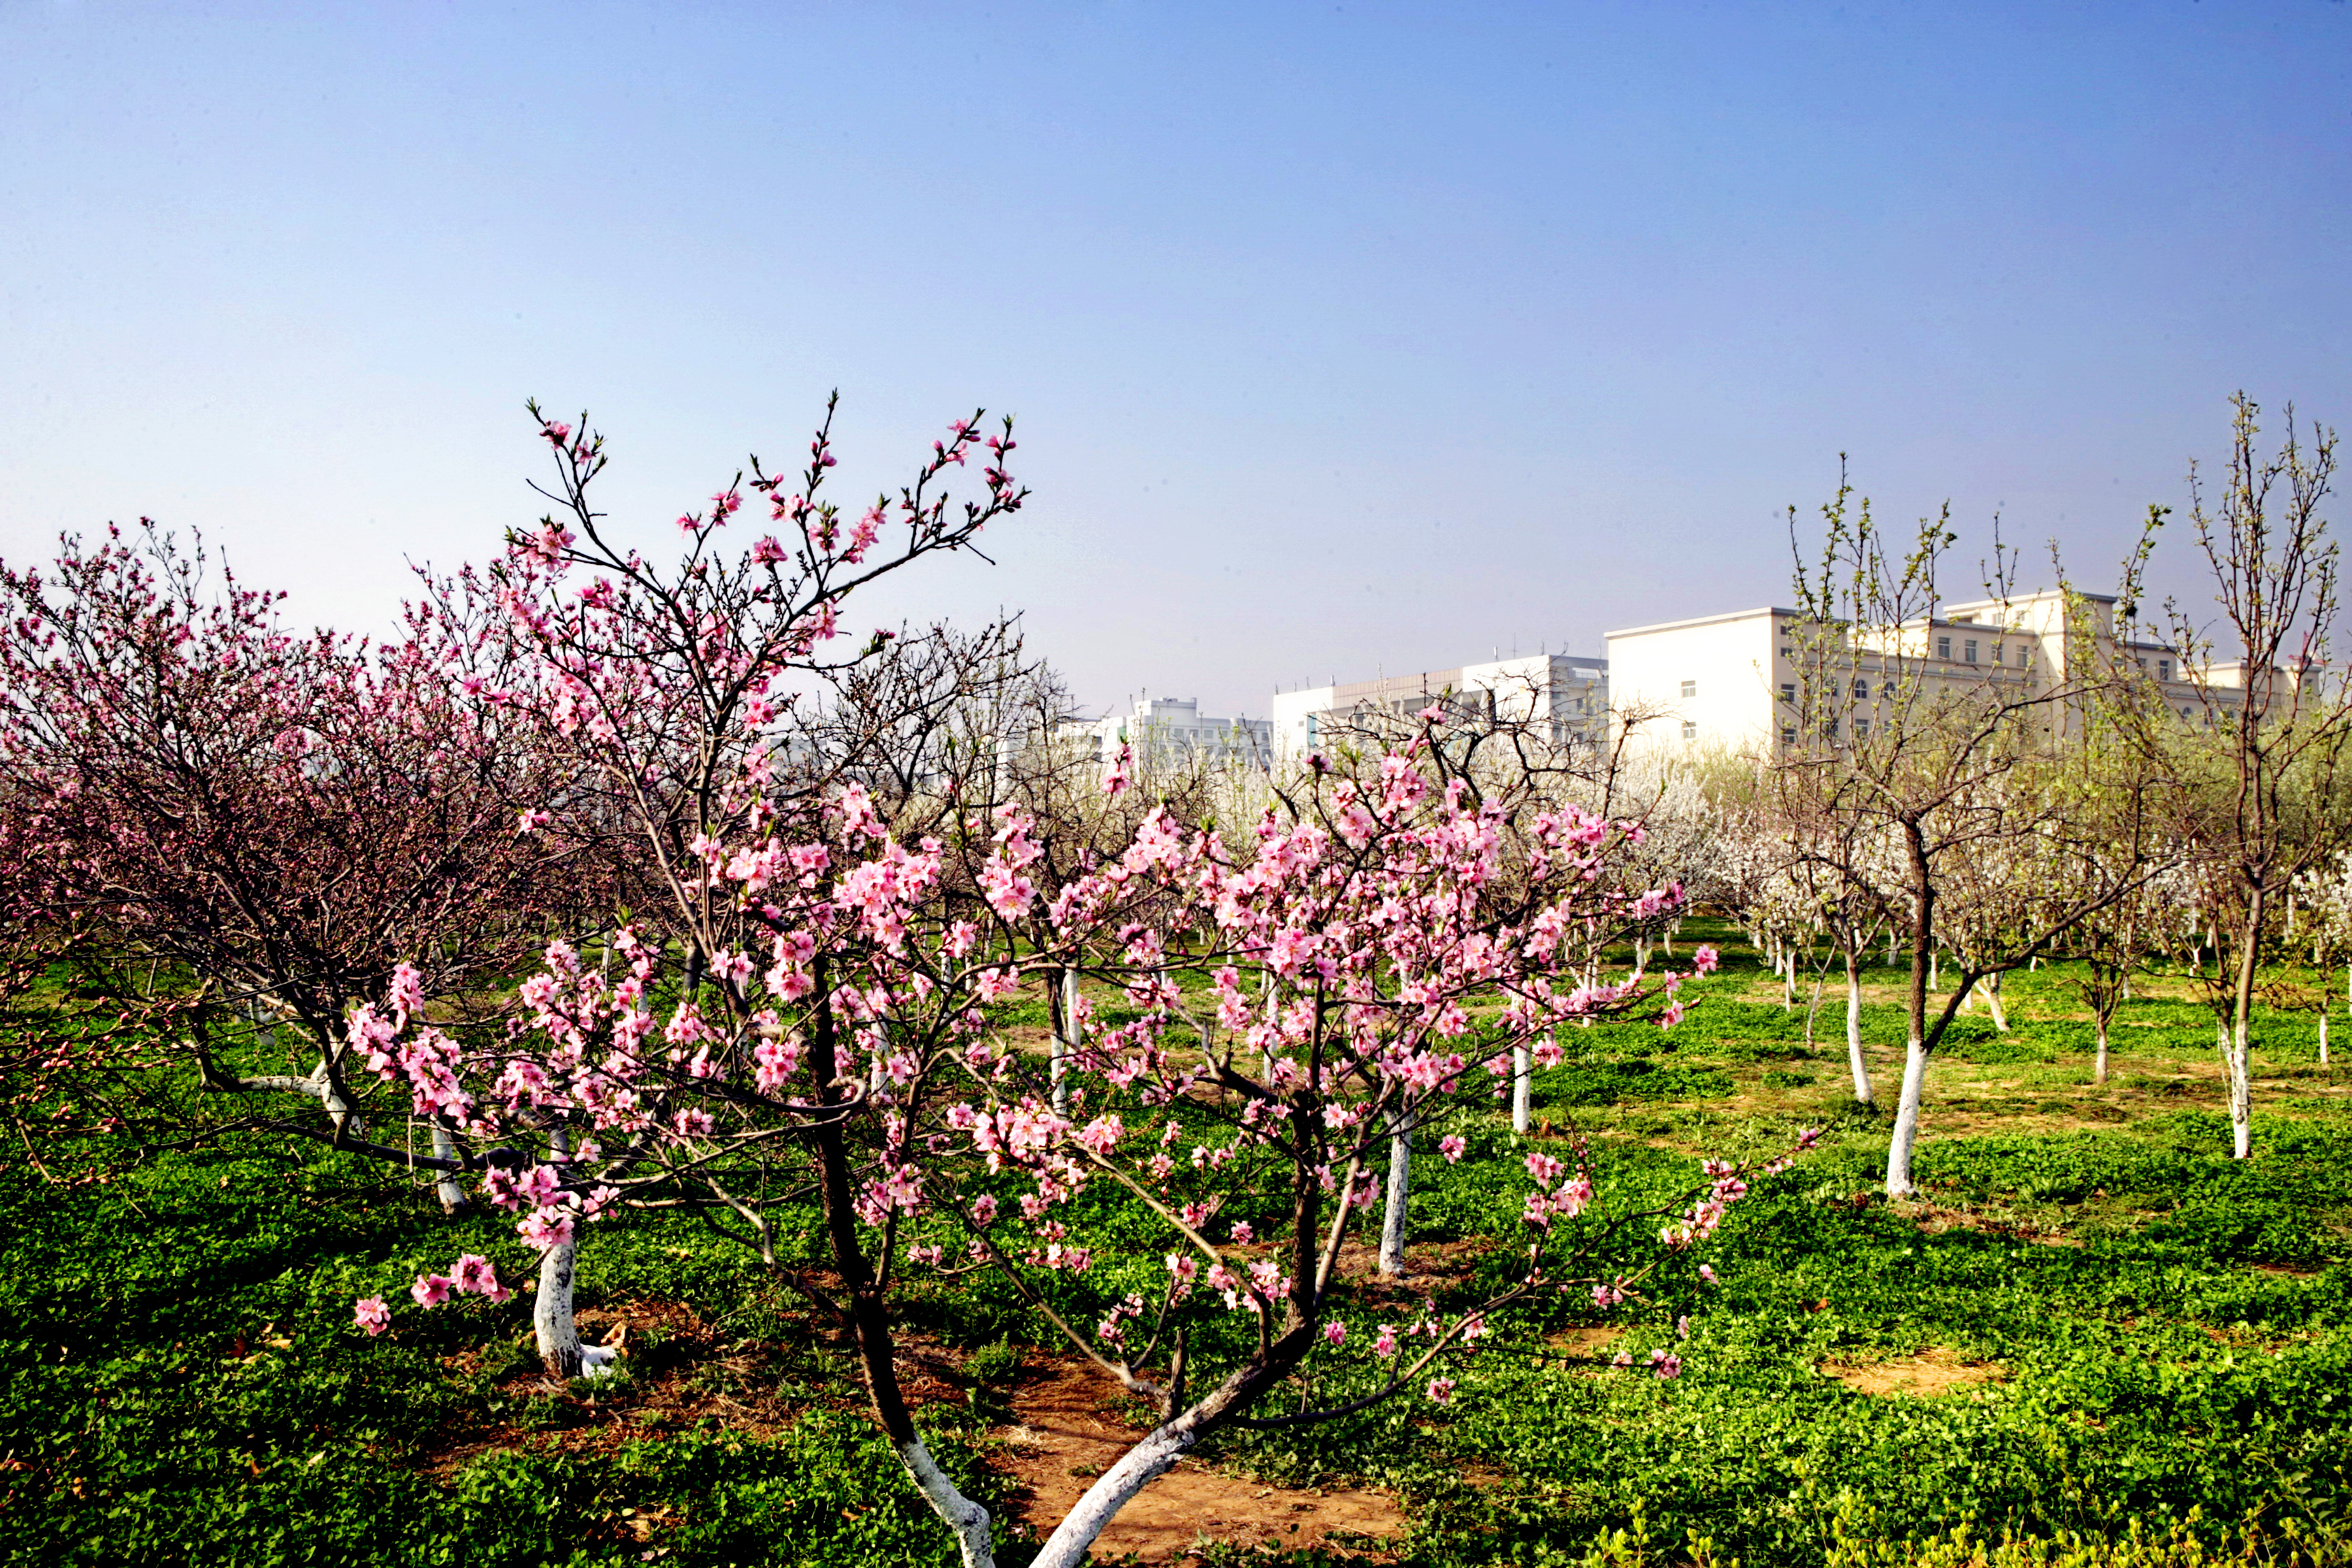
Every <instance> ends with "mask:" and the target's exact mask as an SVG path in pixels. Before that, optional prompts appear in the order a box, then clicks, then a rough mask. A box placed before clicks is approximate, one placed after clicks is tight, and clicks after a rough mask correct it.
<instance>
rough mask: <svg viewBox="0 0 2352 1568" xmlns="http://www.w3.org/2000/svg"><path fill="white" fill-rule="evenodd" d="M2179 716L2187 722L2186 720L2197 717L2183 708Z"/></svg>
mask: <svg viewBox="0 0 2352 1568" xmlns="http://www.w3.org/2000/svg"><path fill="white" fill-rule="evenodd" d="M2180 716H2181V718H2182V719H2184V720H2187V719H2194V718H2195V717H2196V716H2197V715H2195V714H2194V713H2191V712H2190V711H2189V710H2188V709H2186V708H2183V709H2182V710H2180Z"/></svg>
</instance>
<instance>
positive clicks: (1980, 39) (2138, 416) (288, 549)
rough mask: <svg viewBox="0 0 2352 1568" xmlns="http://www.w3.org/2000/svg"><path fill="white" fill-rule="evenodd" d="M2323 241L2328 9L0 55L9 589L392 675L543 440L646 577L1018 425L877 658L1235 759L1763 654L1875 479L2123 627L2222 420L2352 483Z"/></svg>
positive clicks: (753, 9) (500, 28) (313, 12)
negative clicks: (1018, 627)
mask: <svg viewBox="0 0 2352 1568" xmlns="http://www.w3.org/2000/svg"><path fill="white" fill-rule="evenodd" d="M2347 197H2352V6H2347V5H2343V4H2340V3H2333V0H2266V3H2257V0H2249V3H2244V4H2212V3H2207V4H2201V5H2199V4H2187V3H2182V0H2150V3H2148V4H2141V5H2065V4H2053V3H2051V0H2038V3H2034V4H2025V5H1991V4H1966V5H1934V4H1903V5H1883V6H1879V5H1827V4H1813V5H1769V4H1761V3H1743V4H1738V5H1697V4H1688V5H1683V4H1667V3H1659V4H1643V5H1566V4H1561V5H1472V4H1462V3H1458V0H1457V3H1447V4H1434V3H1433V4H1427V5H1365V4H1360V3H1359V0H1348V3H1346V4H1344V5H1331V4H1328V0H1327V3H1324V4H1315V5H1306V4H1302V5H1283V4H1274V3H1267V0H1258V3H1255V4H1248V5H1216V4H1209V3H1203V0H1185V3H1182V4H1175V3H1170V4H1139V3H1105V4H1071V5H952V6H950V5H939V6H930V5H889V4H875V3H864V4H852V5H784V4H769V5H746V6H742V7H740V8H739V7H727V6H719V5H694V4H690V3H679V0H671V3H667V4H661V5H596V4H566V5H546V6H542V5H530V4H520V5H487V4H471V3H469V4H438V3H433V0H402V3H400V4H397V5H381V6H360V5H351V6H335V5H285V4H278V5H255V6H249V7H240V6H236V5H187V4H173V5H115V4H100V3H95V0H89V3H82V4H68V3H59V0H29V3H28V0H0V371H5V374H0V556H5V558H6V559H7V560H9V561H10V562H11V563H16V562H21V561H26V560H28V559H30V558H34V557H38V556H44V555H46V554H47V553H48V552H49V551H50V549H51V542H52V541H53V540H54V537H55V535H56V534H57V533H58V531H60V530H62V529H78V530H83V531H91V530H95V529H97V528H99V527H100V526H102V525H103V524H104V523H105V522H106V521H108V520H109V519H115V518H120V519H125V520H128V519H130V518H132V517H136V516H138V515H140V514H142V513H145V514H151V515H153V516H155V517H157V518H158V519H161V520H163V521H169V522H172V523H174V524H178V525H183V526H195V527H200V528H202V529H203V530H204V531H205V533H206V535H207V536H208V537H209V538H210V539H211V540H212V541H213V542H215V543H216V544H218V545H220V546H223V547H225V548H226V551H227V552H228V553H229V555H230V557H231V559H232V561H233V563H235V564H236V566H237V567H238V569H239V570H240V572H241V574H244V575H245V576H247V578H249V579H256V580H263V581H268V582H270V583H273V584H278V585H282V586H284V587H287V588H289V589H290V590H292V592H293V599H292V602H291V608H292V610H293V611H294V613H295V614H296V615H297V616H299V617H301V618H303V619H305V620H320V621H328V622H331V623H335V624H339V625H344V626H353V627H357V628H362V629H381V628H383V627H384V626H388V625H389V624H390V621H391V617H392V611H393V606H394V605H395V604H396V602H397V599H398V597H399V596H400V595H401V593H402V592H403V590H404V584H405V572H406V566H405V564H404V563H406V562H408V561H410V560H416V561H430V562H432V563H436V564H437V565H454V564H455V563H457V562H459V561H462V560H465V559H468V558H477V559H478V558H482V557H485V556H487V555H488V554H489V553H490V552H493V551H494V550H495V549H496V548H497V545H498V542H499V538H500V536H501V533H502V531H503V530H504V529H505V528H506V527H507V526H509V525H510V524H514V523H517V522H522V521H530V519H531V518H533V517H535V516H536V515H537V512H538V510H539V508H538V506H537V504H536V502H535V500H534V499H533V498H532V497H531V496H530V493H529V492H528V491H527V490H526V489H525V488H524V483H523V481H524V479H526V477H529V476H530V475H533V474H534V473H536V472H537V467H536V465H538V464H539V462H540V461H541V458H540V456H539V454H538V453H537V452H536V451H535V450H534V449H533V443H532V441H531V439H530V427H529V426H528V425H527V423H526V421H525V419H524V416H523V415H522V412H521V404H522V401H523V399H524V398H525V397H526V396H534V395H535V396H537V397H539V398H540V399H541V400H542V401H544V402H546V403H549V404H551V405H555V406H557V407H559V408H562V409H566V410H572V409H578V408H581V407H586V408H588V409H590V410H591V411H592V413H593V417H594V421H595V423H596V424H597V425H598V426H600V427H602V428H603V429H604V430H605V431H606V433H607V435H608V436H609V437H610V438H611V441H612V446H613V450H614V458H615V460H614V470H613V474H612V479H611V481H610V483H609V485H608V488H607V499H608V500H610V501H611V502H612V503H613V507H614V511H615V512H616V514H617V515H618V516H619V517H620V518H621V519H623V520H624V521H625V523H626V524H628V526H629V527H631V528H634V529H635V530H637V531H640V532H641V533H642V536H643V538H644V539H646V541H647V542H650V543H652V544H655V545H663V546H667V543H669V542H672V541H674V540H675V538H676V534H675V532H674V531H671V530H669V528H668V526H667V519H668V518H670V517H672V516H674V515H675V514H676V513H677V511H678V510H680V509H681V508H682V507H683V506H685V505H688V504H692V503H694V502H697V501H698V500H699V499H700V498H701V497H703V496H706V495H708V494H709V492H710V490H711V489H713V488H714V487H715V485H716V484H717V483H718V482H719V481H721V480H724V479H726V478H727V477H728V476H729V475H730V474H731V473H733V472H734V470H735V468H736V467H737V466H738V465H739V464H740V461H741V458H742V456H743V454H744V453H745V452H746V451H758V452H760V453H761V454H762V455H763V456H767V455H771V454H772V455H777V456H787V455H790V454H792V453H793V452H796V451H798V450H799V447H800V443H801V441H802V440H803V439H804V429H805V427H806V426H807V425H808V424H809V423H810V422H811V421H812V420H813V418H814V416H815V415H816V413H817V412H818V410H819V408H820V405H821V404H822V402H823V399H824V395H825V393H826V392H827V391H828V389H830V388H833V387H835V386H838V387H839V388H840V389H841V392H842V395H843V403H844V413H843V416H842V418H841V421H840V424H839V426H838V434H839V438H840V448H841V451H842V453H843V466H842V468H841V469H840V470H839V473H840V474H841V476H842V478H843V479H844V480H845V489H848V490H849V492H850V493H852V494H856V493H857V492H859V491H860V490H871V489H875V488H878V487H879V486H880V485H881V484H883V483H884V482H886V481H889V480H891V479H894V477H895V476H897V475H898V474H899V473H900V472H901V471H902V470H904V469H905V468H907V467H908V465H909V464H910V462H911V460H912V458H913V457H914V455H915V454H916V453H918V452H919V451H920V450H923V449H925V448H927V447H928V446H929V441H930V439H931V437H933V436H934V435H935V434H937V433H939V430H940V426H942V425H943V424H944V423H945V421H946V420H948V419H949V418H950V417H952V416H955V415H957V414H958V413H961V412H965V411H968V410H969V409H970V408H971V407H972V406H974V405H982V404H984V405H987V406H989V407H990V408H991V409H992V410H1010V411H1013V412H1014V413H1016V414H1017V415H1018V416H1019V417H1020V421H1021V437H1022V442H1023V445H1022V448H1021V453H1020V456H1021V457H1022V458H1024V459H1025V460H1024V461H1023V462H1022V463H1020V464H1019V465H1018V469H1019V471H1020V473H1021V474H1022V476H1023V477H1024V479H1027V480H1028V481H1029V482H1030V483H1031V484H1032V485H1033V486H1034V489H1035V492H1036V493H1035V500H1034V504H1033V506H1032V508H1031V510H1029V511H1027V512H1026V513H1024V516H1023V518H1022V519H1021V520H1020V521H1017V522H1016V523H1015V524H1014V525H1013V526H1012V527H1010V528H1008V529H1007V530H1006V531H1004V533H1003V536H1002V537H1000V538H997V539H996V540H995V545H996V547H997V551H996V552H997V555H998V562H999V563H998V564H997V565H996V566H994V567H988V566H984V565H982V564H981V563H978V562H970V561H960V562H954V563H947V564H945V565H943V566H941V567H940V569H939V570H937V571H935V572H930V573H928V574H926V577H925V580H924V581H923V582H921V583H920V584H910V585H909V586H908V589H907V590H906V591H904V592H900V593H895V594H893V595H890V597H889V599H888V602H887V603H881V602H876V603H871V604H868V605H866V606H865V607H864V609H863V610H862V611H861V612H860V613H858V614H855V615H853V616H850V617H849V618H850V620H851V621H852V623H853V624H854V625H862V624H868V623H876V622H879V621H882V620H885V619H887V620H892V621H895V620H896V619H898V617H899V616H917V617H928V616H940V615H945V616H977V615H982V614H986V613H988V612H990V611H992V610H993V609H994V607H996V606H997V605H1005V606H1008V607H1013V608H1019V609H1022V610H1024V611H1025V612H1026V616H1027V624H1028V626H1029V628H1030V634H1031V637H1032V646H1033V647H1035V648H1037V649H1038V650H1040V651H1043V652H1044V653H1045V654H1046V655H1048V656H1049V657H1050V658H1053V659H1054V660H1055V663H1056V664H1058V665H1060V666H1061V667H1063V668H1065V669H1066V671H1068V673H1069V674H1070V676H1071V677H1072V679H1073V682H1074V684H1075V686H1076V689H1077V691H1078V692H1079V694H1080V695H1081V697H1082V698H1084V699H1085V700H1087V701H1088V702H1089V703H1091V704H1092V705H1094V706H1096V707H1097V708H1099V707H1101V706H1105V705H1108V704H1112V703H1118V702H1121V701H1123V700H1125V699H1126V698H1127V697H1128V696H1129V694H1131V693H1135V692H1138V691H1140V690H1144V689H1149V690H1150V691H1151V692H1154V693H1158V694H1162V695H1175V696H1195V695H1197V696H1198V697H1200V698H1201V699H1202V702H1203V704H1204V707H1205V708H1206V709H1208V710H1211V711H1219V712H1233V711H1236V710H1240V711H1245V712H1248V713H1252V714H1263V713H1265V710H1266V708H1267V701H1268V698H1269V696H1270V694H1271V693H1272V692H1273V691H1274V689H1276V687H1277V686H1292V685H1297V684H1300V683H1302V682H1310V681H1311V682H1318V683H1319V682H1321V681H1324V680H1328V679H1331V678H1333V677H1334V676H1337V677H1338V678H1339V679H1356V678H1359V677H1361V676H1365V675H1369V674H1370V673H1372V672H1373V671H1374V670H1375V669H1376V668H1377V669H1387V670H1390V671H1398V670H1407V669H1420V668H1443V667H1446V666H1450V665H1454V664H1458V663H1460V662H1463V661H1464V660H1465V659H1476V658H1485V657H1486V656H1487V655H1488V652H1489V650H1490V649H1493V648H1498V647H1499V648H1500V649H1501V650H1502V651H1503V652H1505V653H1506V654H1507V653H1509V652H1510V651H1511V650H1512V649H1514V648H1517V649H1520V650H1524V651H1528V652H1533V651H1535V649H1536V648H1537V647H1538V646H1548V647H1553V648H1561V647H1565V648H1566V649H1568V650H1569V651H1571V652H1581V653H1594V652H1599V651H1601V634H1602V633H1603V632H1604V631H1606V630H1607V629H1609V628H1611V627H1612V626H1630V625H1638V624H1641V623H1643V622H1648V621H1655V620H1663V619H1668V618H1672V617H1675V616H1685V615H1697V614H1706V613H1711V612H1715V611H1718V610H1724V609H1729V608H1735V607H1740V606H1745V605H1755V604H1759V603H1765V602H1770V601H1780V600H1785V598H1786V596H1787V593H1788V588H1787V580H1788V572H1789V566H1788V546H1787V542H1786V533H1785V527H1784V523H1783V514H1784V510H1785V509H1786V508H1787V507H1788V506H1789V505H1790V504H1792V503H1793V504H1796V505H1798V506H1799V507H1801V508H1804V509H1808V510H1810V509H1811V508H1813V507H1815V506H1817V505H1818V504H1819V503H1820V502H1821V501H1822V500H1824V499H1825V498H1826V497H1827V495H1828V493H1829V491H1830V490H1831V489H1832V486H1833V485H1834V482H1835V478H1836V473H1837V464H1838V457H1839V454H1840V453H1841V452H1844V453H1848V454H1851V458H1852V464H1853V476H1854V479H1855V482H1856V484H1857V485H1858V486H1859V487H1860V488H1861V489H1864V490H1865V491H1866V492H1868V493H1869V494H1870V495H1872V496H1873V497H1874V499H1875V500H1876V501H1877V502H1878V504H1879V506H1880V507H1881V509H1882V510H1884V511H1885V512H1886V513H1887V514H1889V515H1892V516H1894V517H1895V518H1897V519H1908V518H1910V517H1912V516H1916V514H1917V513H1919V512H1921V511H1924V510H1931V509H1932V508H1934V507H1935V506H1936V505H1937V504H1938V503H1940V502H1941V501H1943V500H1947V499H1948V500H1951V501H1952V503H1953V504H1954V506H1955V508H1956V511H1957V515H1958V518H1959V520H1960V521H1961V523H1962V525H1963V531H1964V535H1965V537H1964V542H1963V544H1962V547H1961V552H1960V558H1959V560H1958V570H1957V571H1956V573H1955V581H1954V582H1953V584H1952V586H1953V587H1954V588H1956V589H1962V590H1966V589H1971V588H1973V586H1974V582H1975V577H1974V567H1975V563H1976V561H1977V560H1978V558H1979V554H1980V553H1981V552H1982V548H1983V545H1984V543H1985V542H1986V539H1987V537H1988V530H1987V527H1986V525H1987V523H1988V521H1989V520H1990V517H1991V516H1992V514H1993V513H1994V511H1995V510H1997V509H1998V510H2000V512H2001V514H2002V516H2003V518H2004V530H2005V531H2006V532H2007V533H2008V535H2009V536H2010V537H2011V539H2013V540H2017V541H2021V542H2024V543H2026V544H2028V545H2029V546H2030V547H2032V549H2033V550H2035V551H2038V550H2039V549H2040V547H2041V543H2042V541H2045V540H2047V539H2049V538H2052V537H2053V536H2054V537H2056V538H2058V539H2059V540H2060V541H2062V542H2063V545H2064V548H2065V551H2066V554H2067V559H2068V564H2069V567H2070V569H2071V570H2072V571H2073V572H2074V574H2076V575H2077V576H2078V577H2079V578H2081V579H2083V580H2084V582H2085V583H2086V584H2092V585H2099V584H2105V583H2107V582H2109V581H2111V579H2112V576H2113V572H2114V563H2115V562H2116V560H2117V559H2118V558H2119V557H2120V555H2121V553H2122V552H2123V550H2124V549H2125V547H2126V542H2127V541H2128V539H2129V537H2130V535H2131V533H2132V531H2133V530H2134V528H2135V527H2136V525H2137V518H2138V516H2139V514H2140V512H2141V511H2142V510H2143V509H2144V508H2145V507H2146V506H2147V503H2148V502H2150V501H2167V502H2178V501H2179V500H2181V499H2182V493H2183V487H2182V482H2181V480H2182V475H2183V472H2184V469H2185V468H2186V465H2187V463H2188V460H2189V458H2191V457H2192V456H2197V455H2202V456H2204V457H2206V458H2209V459H2210V458H2218V457H2219V456H2220V455H2221V447H2222V442H2223V440H2224V438H2225V437H2226V434H2227V428H2228V426H2227V419H2228V410H2227V407H2226V404H2225V399H2226V397H2227V395H2229V393H2230V392H2231V390H2233V389H2235V388H2238V387H2241V386H2242V387H2244V388H2245V389H2246V390H2247V391H2248V392H2249V393H2251V394H2252V395H2253V396H2255V397H2256V398H2257V399H2258V400H2261V401H2262V402H2263V403H2264V404H2266V405H2271V406H2272V407H2273V409H2274V408H2275V407H2276V405H2278V404H2280V403H2282V402H2284V401H2285V400H2287V399H2293V400H2294V401H2295V402H2296V403H2297V404H2299V405H2300V406H2301V408H2302V410H2303V411H2304V412H2305V414H2307V415H2312V416H2318V417H2320V418H2322V419H2326V420H2330V421H2335V422H2352V396H2347V394H2352V369H2348V368H2347V353H2346V351H2347V346H2352V331H2347V328H2348V327H2352V319H2347V317H2348V316H2352V303H2348V302H2347V301H2352V291H2347V281H2352V249H2348V248H2347V239H2352V201H2347ZM2336 517H2337V521H2338V523H2339V526H2347V527H2352V507H2339V508H2338V509H2336ZM2187 544H2188V540H2187V539H2186V538H2185V537H2176V538H2174V539H2173V540H2172V541H2171V542H2170V545H2169V548H2170V550H2171V551H2172V552H2174V553H2173V555H2172V562H2173V566H2172V568H2171V569H2170V570H2169V572H2168V576H2169V577H2170V578H2171V580H2173V581H2174V582H2176V583H2178V584H2180V585H2182V586H2184V587H2187V586H2190V585H2192V584H2193V583H2194V578H2193V577H2192V576H2191V575H2190V574H2189V571H2188V567H2187V562H2186V559H2185V554H2186V546H2187ZM2037 575H2046V574H2037ZM1955 596H1968V595H1955Z"/></svg>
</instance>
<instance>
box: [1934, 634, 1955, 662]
mask: <svg viewBox="0 0 2352 1568" xmlns="http://www.w3.org/2000/svg"><path fill="white" fill-rule="evenodd" d="M1936 657H1937V658H1951V657H1952V639H1951V638H1949V637H1937V639H1936Z"/></svg>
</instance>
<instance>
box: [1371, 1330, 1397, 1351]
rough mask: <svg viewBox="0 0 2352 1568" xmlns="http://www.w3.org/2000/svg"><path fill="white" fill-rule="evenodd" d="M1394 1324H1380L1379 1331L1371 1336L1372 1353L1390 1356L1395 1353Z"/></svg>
mask: <svg viewBox="0 0 2352 1568" xmlns="http://www.w3.org/2000/svg"><path fill="white" fill-rule="evenodd" d="M1396 1352H1397V1338H1396V1325H1395V1324H1393V1323H1382V1324H1381V1331H1380V1332H1379V1333H1377V1334H1375V1335H1373V1336H1372V1353H1373V1354H1374V1355H1376V1356H1382V1357H1386V1356H1392V1355H1394V1354H1396Z"/></svg>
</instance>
